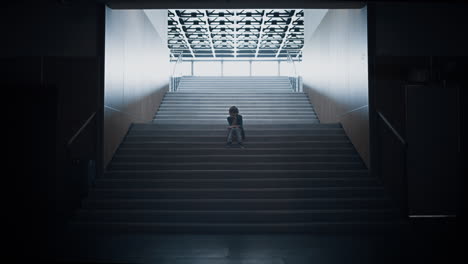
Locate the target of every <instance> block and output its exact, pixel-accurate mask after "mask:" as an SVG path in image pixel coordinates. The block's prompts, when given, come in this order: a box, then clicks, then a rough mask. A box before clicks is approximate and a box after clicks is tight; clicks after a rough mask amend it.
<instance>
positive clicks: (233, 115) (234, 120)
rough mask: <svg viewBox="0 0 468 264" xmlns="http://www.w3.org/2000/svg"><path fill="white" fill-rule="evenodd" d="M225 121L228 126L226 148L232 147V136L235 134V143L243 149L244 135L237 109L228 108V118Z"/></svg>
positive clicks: (233, 107) (240, 116)
mask: <svg viewBox="0 0 468 264" xmlns="http://www.w3.org/2000/svg"><path fill="white" fill-rule="evenodd" d="M227 121H228V123H229V126H228V138H227V144H226V147H230V146H231V145H232V135H233V133H235V134H236V137H237V143H238V144H239V146H240V147H241V148H244V145H243V144H242V140H244V139H245V133H244V128H243V126H242V115H240V114H239V109H237V107H235V106H231V108H229V116H228V117H227Z"/></svg>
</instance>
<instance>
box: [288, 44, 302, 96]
mask: <svg viewBox="0 0 468 264" xmlns="http://www.w3.org/2000/svg"><path fill="white" fill-rule="evenodd" d="M286 54H288V60H287V61H288V63H291V64H292V66H293V70H294V72H293V73H292V74H291V75H292V76H289V81H290V82H291V86H292V89H293V91H295V92H302V77H301V76H299V75H298V74H297V69H296V63H295V62H294V60H293V58H292V57H291V54H290V53H289V51H288V50H287V51H286Z"/></svg>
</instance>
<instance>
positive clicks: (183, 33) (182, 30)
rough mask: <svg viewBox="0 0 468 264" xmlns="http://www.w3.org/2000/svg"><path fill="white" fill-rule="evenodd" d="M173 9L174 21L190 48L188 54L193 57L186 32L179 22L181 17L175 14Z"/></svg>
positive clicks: (175, 11)
mask: <svg viewBox="0 0 468 264" xmlns="http://www.w3.org/2000/svg"><path fill="white" fill-rule="evenodd" d="M173 11H174V17H175V18H176V21H177V27H178V28H179V30H180V31H181V33H182V36H184V40H185V42H186V43H187V47H188V48H189V50H190V54H192V57H193V58H195V53H194V52H193V49H192V47H190V42H189V40H188V38H187V32H185V30H184V28H183V27H182V23H181V22H180V21H181V18H180V17H179V15H177V10H173Z"/></svg>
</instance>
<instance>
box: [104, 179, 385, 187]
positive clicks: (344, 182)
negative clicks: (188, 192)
mask: <svg viewBox="0 0 468 264" xmlns="http://www.w3.org/2000/svg"><path fill="white" fill-rule="evenodd" d="M375 184H376V180H375V179H372V178H369V177H365V178H357V177H352V178H332V179H328V178H291V177H288V178H262V179H246V178H241V179H237V178H231V179H137V178H131V179H98V180H96V181H95V186H96V187H97V188H102V189H104V188H108V189H112V188H128V189H132V188H137V189H145V188H220V189H222V188H280V187H285V188H301V187H311V188H312V187H359V186H373V185H375Z"/></svg>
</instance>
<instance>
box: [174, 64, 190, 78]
mask: <svg viewBox="0 0 468 264" xmlns="http://www.w3.org/2000/svg"><path fill="white" fill-rule="evenodd" d="M174 65H175V62H171V74H172V73H173V72H174ZM178 74H180V75H181V76H190V75H192V65H191V62H190V61H188V62H187V61H185V62H182V63H179V64H177V67H176V68H175V73H174V75H175V76H177V75H178Z"/></svg>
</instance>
